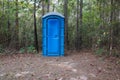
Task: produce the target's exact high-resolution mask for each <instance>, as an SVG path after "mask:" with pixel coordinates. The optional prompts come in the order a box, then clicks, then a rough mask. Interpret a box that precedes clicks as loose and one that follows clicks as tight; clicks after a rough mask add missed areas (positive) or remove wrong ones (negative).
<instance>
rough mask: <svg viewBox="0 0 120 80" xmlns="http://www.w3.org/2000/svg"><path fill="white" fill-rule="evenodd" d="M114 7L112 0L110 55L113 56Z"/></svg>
mask: <svg viewBox="0 0 120 80" xmlns="http://www.w3.org/2000/svg"><path fill="white" fill-rule="evenodd" d="M113 6H114V3H113V0H111V15H110V23H111V26H110V45H109V50H110V55H111V54H112V49H113V15H114V12H113Z"/></svg>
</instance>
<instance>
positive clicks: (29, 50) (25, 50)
mask: <svg viewBox="0 0 120 80" xmlns="http://www.w3.org/2000/svg"><path fill="white" fill-rule="evenodd" d="M19 52H20V53H37V51H36V50H35V47H34V46H32V45H31V46H28V47H26V48H21V49H20V50H19Z"/></svg>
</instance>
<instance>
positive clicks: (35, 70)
mask: <svg viewBox="0 0 120 80" xmlns="http://www.w3.org/2000/svg"><path fill="white" fill-rule="evenodd" d="M68 54H69V55H68V56H65V57H54V58H52V57H42V56H40V54H16V55H15V54H14V55H1V56H0V80H120V63H119V61H118V60H116V59H114V58H109V59H103V58H102V57H96V56H95V55H93V54H92V53H91V52H88V51H84V52H81V53H75V52H72V53H69V52H68Z"/></svg>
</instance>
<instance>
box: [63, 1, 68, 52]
mask: <svg viewBox="0 0 120 80" xmlns="http://www.w3.org/2000/svg"><path fill="white" fill-rule="evenodd" d="M67 12H68V0H64V16H65V48H66V49H67V50H68V49H69V40H68V13H67Z"/></svg>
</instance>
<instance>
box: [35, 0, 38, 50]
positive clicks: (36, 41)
mask: <svg viewBox="0 0 120 80" xmlns="http://www.w3.org/2000/svg"><path fill="white" fill-rule="evenodd" d="M34 41H35V48H36V50H37V52H39V46H38V38H37V25H36V0H34Z"/></svg>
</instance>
